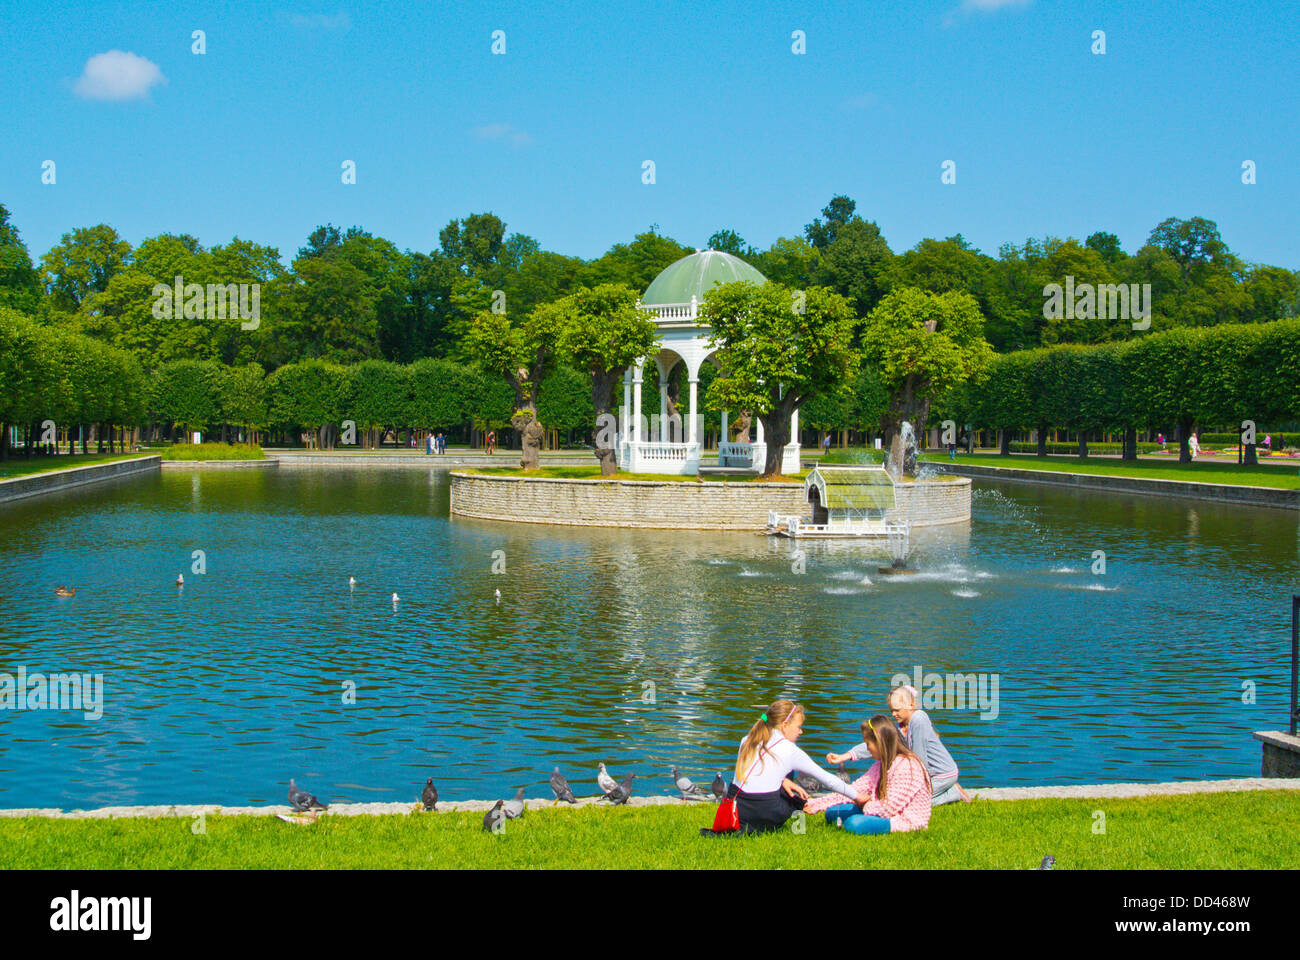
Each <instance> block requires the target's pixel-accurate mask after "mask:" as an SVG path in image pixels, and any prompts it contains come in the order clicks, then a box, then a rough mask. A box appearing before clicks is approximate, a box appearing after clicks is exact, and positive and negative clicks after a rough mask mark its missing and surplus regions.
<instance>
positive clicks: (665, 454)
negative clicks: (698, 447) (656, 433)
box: [636, 442, 692, 460]
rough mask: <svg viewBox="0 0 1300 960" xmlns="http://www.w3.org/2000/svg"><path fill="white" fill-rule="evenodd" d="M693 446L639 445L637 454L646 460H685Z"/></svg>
mask: <svg viewBox="0 0 1300 960" xmlns="http://www.w3.org/2000/svg"><path fill="white" fill-rule="evenodd" d="M691 446H692V444H687V443H645V442H642V443H639V444H637V445H636V448H637V453H639V454H640V455H641V456H642V457H643V458H645V459H646V460H685V459H686V457H687V455H688V454H689V452H690V451H689V448H690V447H691Z"/></svg>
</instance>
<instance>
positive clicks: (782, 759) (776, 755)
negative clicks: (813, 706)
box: [727, 699, 871, 833]
mask: <svg viewBox="0 0 1300 960" xmlns="http://www.w3.org/2000/svg"><path fill="white" fill-rule="evenodd" d="M803 721H804V708H803V707H802V706H800V705H799V704H797V703H795V702H794V701H793V700H785V699H781V700H776V701H773V703H772V704H771V705H770V706H769V707H768V708H767V709H766V710H765V711H763V713H762V715H761V716H759V718H758V720H757V721H756V722H755V723H754V725H753V726H752V727H750V728H749V733H748V734H747V735H746V736H745V739H744V740H742V741H741V742H740V750H739V751H738V752H737V754H736V770H735V774H734V777H733V779H732V782H731V787H730V789H729V790H728V793H727V795H728V796H729V797H734V798H735V801H736V813H737V815H738V818H739V821H740V829H741V831H742V832H744V833H762V832H765V831H768V830H775V829H777V828H779V827H781V826H782V825H783V824H784V823H785V822H786V821H787V820H788V819H790V815H791V814H793V813H794V812H795V811H796V810H802V809H803V805H804V803H805V802H806V801H807V800H808V791H807V790H805V789H804V788H803V787H801V786H799V785H798V784H797V783H795V782H794V781H793V780H791V779H789V774H790V773H791V772H797V773H806V774H808V775H809V776H810V777H813V778H814V779H815V780H817V782H819V783H821V784H822V785H823V786H825V787H826V788H827V789H829V790H834V791H835V792H836V793H838V794H841V795H842V796H844V797H847V798H848V799H849V800H851V801H854V802H857V803H866V802H868V801H869V800H870V799H871V797H870V796H869V795H868V794H867V793H865V792H863V793H859V792H858V791H856V790H854V789H853V788H851V787H850V786H849V785H848V784H846V783H845V782H844V781H843V780H841V779H840V778H839V777H837V776H835V775H834V774H831V773H827V772H826V771H825V770H823V769H822V768H821V767H819V766H818V765H817V764H816V763H814V762H813V760H812V758H811V757H809V756H808V754H806V753H804V752H803V751H802V750H800V749H799V748H798V747H797V746H795V742H796V741H797V740H798V739H799V736H800V734H802V733H803Z"/></svg>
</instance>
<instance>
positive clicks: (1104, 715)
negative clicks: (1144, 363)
mask: <svg viewBox="0 0 1300 960" xmlns="http://www.w3.org/2000/svg"><path fill="white" fill-rule="evenodd" d="M447 501H448V496H447V485H446V475H445V474H444V473H442V472H440V471H432V470H431V471H425V470H416V469H401V470H399V469H392V470H364V469H355V468H350V469H341V468H329V469H321V468H314V469H313V468H281V469H280V470H279V471H272V472H268V473H266V474H260V473H259V474H258V475H256V476H250V475H238V474H229V475H217V474H211V475H186V474H182V473H167V474H165V475H159V476H153V477H148V478H143V479H131V480H124V481H117V482H114V483H112V484H109V485H106V486H102V487H97V488H91V489H89V490H85V491H80V492H75V493H68V494H61V495H56V496H54V497H51V498H45V499H42V500H40V501H34V502H28V503H25V504H24V503H21V502H20V503H18V504H13V505H9V506H6V507H0V596H2V597H3V598H4V603H5V617H4V620H3V624H2V625H0V671H8V672H13V671H15V670H16V669H17V667H18V666H19V665H20V664H24V665H26V666H27V668H28V670H29V671H35V670H46V671H71V670H77V671H80V672H90V673H97V672H98V673H103V674H104V677H105V686H106V693H105V699H106V704H105V713H104V717H103V718H102V719H101V720H98V721H88V720H85V719H83V718H82V715H81V714H80V713H70V712H25V711H23V712H11V711H0V806H5V807H15V806H65V807H85V806H93V805H102V804H128V803H181V802H219V803H224V804H236V803H263V802H282V801H283V798H284V793H285V789H286V786H285V785H286V784H287V781H288V779H289V777H290V776H294V777H297V779H298V782H299V783H300V784H302V785H304V786H305V787H306V788H307V789H310V790H311V791H312V792H314V793H317V794H320V795H321V796H322V797H324V798H326V799H327V800H332V801H340V802H342V801H366V800H406V799H414V797H415V796H416V795H417V793H418V790H419V785H420V784H422V783H423V781H424V778H425V777H427V776H433V777H434V778H435V782H437V783H438V786H439V791H440V793H442V795H443V796H445V797H447V798H448V799H466V798H481V797H492V796H497V795H502V794H504V793H505V792H506V791H507V790H509V789H512V788H513V787H514V786H517V785H528V786H529V790H528V792H529V795H531V796H538V797H544V796H549V794H548V792H547V788H546V786H545V779H546V776H547V774H548V773H549V772H550V769H551V767H552V766H553V765H555V764H559V765H560V766H561V767H562V769H564V770H565V771H566V773H567V774H568V776H569V778H570V780H571V781H573V782H574V786H575V789H576V790H577V791H578V792H579V793H582V792H591V791H593V790H594V785H593V784H591V783H590V781H591V780H593V779H594V771H595V765H596V763H597V762H599V761H601V760H604V761H605V762H607V763H608V764H609V765H610V767H611V769H613V770H614V771H615V772H616V773H620V774H621V773H623V772H625V771H632V770H635V771H637V772H638V773H639V774H640V775H641V777H639V778H638V781H637V789H638V792H641V793H644V794H658V793H662V792H665V791H666V790H667V788H670V787H671V781H670V780H669V777H668V766H669V765H670V764H674V763H675V764H677V765H679V766H682V767H684V769H686V770H687V771H688V772H689V773H690V775H692V776H693V777H694V778H695V779H696V780H708V779H710V778H711V776H712V773H713V772H714V771H717V770H723V771H726V770H727V769H729V766H730V764H731V763H733V762H734V757H735V745H736V742H737V741H738V740H739V739H740V737H741V736H742V735H743V734H744V732H745V730H746V729H747V728H748V726H749V724H750V723H752V722H753V720H754V719H755V718H756V717H757V714H758V712H759V711H760V710H761V709H762V707H763V706H764V705H766V704H767V703H768V702H769V701H770V700H771V699H772V698H774V697H775V696H778V695H782V694H784V695H792V696H795V697H797V698H799V699H800V700H801V701H803V702H805V703H806V704H807V705H808V708H809V713H808V720H807V724H806V727H805V734H804V738H803V740H802V741H801V745H802V746H804V747H806V748H807V749H808V750H809V752H810V753H812V754H813V755H814V756H819V755H821V754H824V753H825V752H826V751H827V750H829V749H843V748H844V747H846V746H848V745H851V744H852V743H854V742H856V739H857V736H856V734H857V723H858V721H859V720H860V719H862V718H863V717H864V716H868V715H870V714H871V713H874V712H878V711H882V710H884V709H885V702H884V701H885V694H886V692H887V690H888V688H889V685H890V679H891V677H892V676H893V675H894V674H895V673H898V672H902V673H905V674H907V675H909V676H911V675H912V674H913V672H914V669H915V668H916V667H917V666H920V667H921V668H922V670H923V671H935V672H939V673H949V672H952V673H966V672H975V673H996V674H998V675H999V681H1000V683H999V694H1000V701H999V716H998V717H997V719H996V720H994V721H986V720H982V719H980V717H979V714H978V712H976V711H972V710H935V711H933V715H934V719H935V722H936V725H937V726H938V727H939V729H940V731H941V733H942V734H943V736H944V738H945V740H946V741H947V742H948V744H949V746H950V748H951V750H952V752H953V754H954V755H955V756H956V758H957V760H958V763H959V764H960V765H961V768H962V780H963V782H964V783H967V784H969V785H981V784H984V785H993V784H1016V783H1019V784H1026V783H1066V782H1099V781H1121V780H1123V781H1128V780H1137V781H1142V780H1146V781H1151V780H1164V779H1186V778H1200V777H1226V776H1251V775H1255V774H1257V773H1258V769H1259V750H1258V744H1257V743H1256V742H1255V741H1253V740H1252V738H1251V732H1252V731H1253V730H1257V729H1276V728H1278V727H1279V726H1280V724H1281V722H1282V720H1283V718H1284V717H1285V713H1286V704H1285V696H1286V694H1285V690H1284V686H1285V680H1286V671H1287V663H1286V655H1287V654H1286V651H1287V642H1288V629H1289V628H1288V617H1289V604H1288V603H1287V597H1289V595H1290V593H1291V589H1292V585H1293V584H1294V581H1295V574H1296V526H1297V524H1296V518H1295V516H1294V515H1293V514H1290V513H1286V512H1282V511H1265V510H1251V509H1245V508H1238V507H1226V506H1219V505H1212V504H1186V503H1180V502H1179V501H1174V500H1159V499H1155V498H1136V497H1121V498H1110V497H1106V496H1103V495H1100V494H1097V493H1090V492H1086V491H1066V490H1057V489H1052V488H1047V487H1041V488H1036V487H1032V486H1027V485H1015V484H998V485H997V486H996V487H993V486H989V485H987V484H985V485H982V486H981V487H980V489H977V490H976V492H975V496H974V520H973V522H972V523H971V524H970V525H969V526H967V525H961V526H959V527H954V528H943V529H937V530H924V529H918V530H916V531H915V532H914V545H915V554H914V556H913V559H912V566H914V567H916V568H918V570H919V572H918V573H916V574H912V575H909V576H906V577H875V578H874V579H873V577H872V574H874V573H875V569H876V567H877V566H879V565H883V564H887V563H888V555H887V550H886V547H885V546H884V545H883V544H881V545H878V546H871V545H869V544H866V543H861V542H856V543H855V542H848V541H844V542H831V541H828V542H805V543H804V544H802V545H801V546H802V547H803V549H804V551H805V553H806V559H805V561H804V568H805V572H804V573H795V572H793V568H794V567H795V564H794V562H793V560H792V558H791V553H792V551H793V549H794V545H793V544H792V543H791V542H790V541H786V540H774V539H768V538H764V537H759V536H754V535H752V534H725V535H724V534H717V533H703V532H699V533H696V532H689V531H684V532H673V531H665V530H644V531H639V530H626V529H582V528H563V527H548V526H533V525H526V524H515V525H511V524H495V523H489V522H479V521H464V520H450V519H449V518H448V514H447ZM195 550H203V551H204V552H205V554H206V562H207V573H206V574H203V575H197V574H193V573H192V572H191V563H192V562H193V561H192V552H193V551H195ZM1095 550H1103V551H1105V553H1106V557H1107V573H1106V575H1105V576H1104V577H1098V576H1094V575H1092V573H1091V572H1090V566H1091V563H1092V554H1093V551H1095ZM496 551H504V562H505V573H504V574H501V575H493V573H492V567H493V563H494V559H500V557H501V555H500V554H496V553H495V552H496ZM494 554H495V556H494ZM180 572H184V573H185V574H186V581H187V582H186V586H185V587H184V589H183V590H177V588H176V587H175V586H174V585H173V583H174V581H175V578H176V574H177V573H180ZM349 576H355V577H356V579H357V581H358V582H357V587H356V589H355V591H349V589H348V583H347V581H348V577H349ZM59 583H68V584H72V585H75V586H77V588H78V591H77V596H76V598H75V599H72V600H58V599H56V598H54V597H53V588H54V586H55V585H57V584H59ZM496 589H500V591H501V600H500V602H496V601H495V598H494V591H495V590H496ZM394 591H395V592H397V593H398V594H400V596H401V597H402V600H401V602H400V603H398V604H397V605H396V608H394V605H393V604H392V603H391V602H390V600H389V597H390V595H391V594H392V593H393V592H394ZM1247 680H1251V681H1254V682H1255V683H1256V685H1257V697H1258V701H1257V702H1256V703H1254V704H1250V705H1247V704H1243V703H1242V702H1241V696H1242V689H1243V682H1244V681H1247ZM651 684H653V686H650V685H651ZM352 685H355V692H356V703H355V704H353V705H348V704H345V703H344V702H343V700H344V695H345V693H346V692H347V690H348V689H349V688H350V687H351V686H352ZM648 701H653V702H648Z"/></svg>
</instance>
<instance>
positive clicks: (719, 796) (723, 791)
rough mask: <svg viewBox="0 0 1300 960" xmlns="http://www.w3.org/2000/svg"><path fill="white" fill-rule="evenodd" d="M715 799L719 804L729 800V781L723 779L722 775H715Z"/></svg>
mask: <svg viewBox="0 0 1300 960" xmlns="http://www.w3.org/2000/svg"><path fill="white" fill-rule="evenodd" d="M713 798H714V799H715V800H717V801H719V802H721V801H723V800H725V799H727V781H726V780H723V779H722V774H720V773H715V774H714V775H713Z"/></svg>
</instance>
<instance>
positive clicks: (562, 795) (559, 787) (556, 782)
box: [551, 767, 578, 803]
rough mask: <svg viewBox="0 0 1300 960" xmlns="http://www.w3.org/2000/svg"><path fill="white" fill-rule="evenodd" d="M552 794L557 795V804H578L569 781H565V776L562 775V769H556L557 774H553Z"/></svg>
mask: <svg viewBox="0 0 1300 960" xmlns="http://www.w3.org/2000/svg"><path fill="white" fill-rule="evenodd" d="M551 793H553V794H555V802H556V803H559V802H560V801H561V800H563V801H564V802H565V803H577V802H578V798H577V797H575V796H574V795H573V791H572V790H571V789H569V781H568V780H565V779H564V774H562V773H560V768H559V767H556V768H555V772H554V773H552V774H551Z"/></svg>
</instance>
